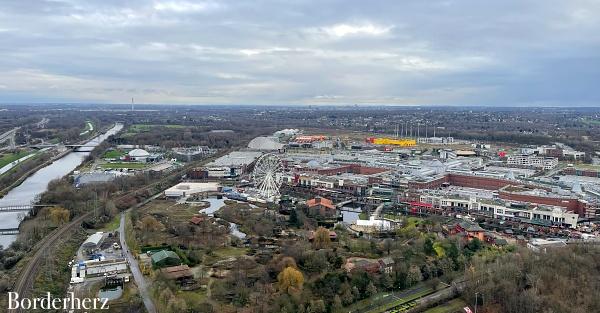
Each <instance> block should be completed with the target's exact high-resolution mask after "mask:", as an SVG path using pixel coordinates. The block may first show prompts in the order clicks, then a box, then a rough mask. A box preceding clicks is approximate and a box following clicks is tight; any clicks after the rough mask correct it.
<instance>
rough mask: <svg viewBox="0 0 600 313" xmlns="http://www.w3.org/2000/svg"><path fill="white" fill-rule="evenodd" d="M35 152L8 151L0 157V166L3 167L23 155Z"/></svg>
mask: <svg viewBox="0 0 600 313" xmlns="http://www.w3.org/2000/svg"><path fill="white" fill-rule="evenodd" d="M32 153H35V152H34V151H19V152H17V153H8V154H5V155H3V156H2V157H0V167H4V166H6V165H8V164H9V163H11V162H13V161H16V160H18V159H20V158H22V157H24V156H27V155H30V154H32Z"/></svg>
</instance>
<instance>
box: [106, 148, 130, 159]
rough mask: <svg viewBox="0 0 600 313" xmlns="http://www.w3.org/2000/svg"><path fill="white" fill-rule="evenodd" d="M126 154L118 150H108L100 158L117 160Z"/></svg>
mask: <svg viewBox="0 0 600 313" xmlns="http://www.w3.org/2000/svg"><path fill="white" fill-rule="evenodd" d="M126 154H127V152H125V151H123V150H120V149H115V150H108V151H106V152H104V155H103V156H102V158H104V159H118V158H120V157H122V156H124V155H126Z"/></svg>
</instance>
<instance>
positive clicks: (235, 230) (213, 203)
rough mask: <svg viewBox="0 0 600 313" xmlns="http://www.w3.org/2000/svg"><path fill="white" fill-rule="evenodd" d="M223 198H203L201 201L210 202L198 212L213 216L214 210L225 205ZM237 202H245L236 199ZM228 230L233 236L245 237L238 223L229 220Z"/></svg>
mask: <svg viewBox="0 0 600 313" xmlns="http://www.w3.org/2000/svg"><path fill="white" fill-rule="evenodd" d="M225 200H227V199H225V198H223V199H217V198H208V199H203V200H202V201H205V202H208V203H209V204H210V206H209V207H208V208H206V209H202V210H200V211H199V212H200V213H204V214H206V215H208V216H214V214H215V212H216V211H218V210H219V209H220V208H222V207H224V206H225ZM237 202H238V203H245V202H241V201H237ZM251 206H252V205H251ZM229 231H230V233H231V234H232V235H233V236H235V237H238V238H240V239H244V238H246V234H245V233H243V232H241V231H240V230H239V225H238V224H236V223H231V222H229Z"/></svg>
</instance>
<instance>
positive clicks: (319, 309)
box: [308, 299, 326, 313]
mask: <svg viewBox="0 0 600 313" xmlns="http://www.w3.org/2000/svg"><path fill="white" fill-rule="evenodd" d="M325 311H326V308H325V301H323V300H321V299H319V300H311V301H310V307H309V308H308V312H310V313H325Z"/></svg>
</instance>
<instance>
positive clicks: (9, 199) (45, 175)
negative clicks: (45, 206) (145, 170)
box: [0, 123, 123, 247]
mask: <svg viewBox="0 0 600 313" xmlns="http://www.w3.org/2000/svg"><path fill="white" fill-rule="evenodd" d="M122 129H123V124H121V123H116V124H114V126H113V127H112V128H110V129H109V130H108V131H106V132H105V133H104V134H102V135H99V136H96V137H94V138H93V139H91V140H88V141H87V142H86V143H84V144H85V145H88V146H93V147H96V146H98V145H99V144H101V143H102V142H103V141H104V140H106V139H107V138H108V137H109V136H112V135H114V134H116V133H117V132H119V131H121V130H122ZM90 153H91V151H81V152H79V151H72V150H71V149H66V150H63V151H59V153H58V154H57V155H55V156H53V157H52V158H51V159H50V160H48V161H47V162H44V163H43V164H41V165H39V166H36V167H35V168H33V169H31V170H29V171H28V172H27V173H25V174H24V175H22V176H21V177H19V178H18V179H16V180H15V182H14V183H12V184H11V185H10V186H8V187H7V188H5V189H4V190H2V191H1V192H0V194H2V195H3V197H2V198H0V206H11V205H30V204H32V203H34V202H37V201H38V198H39V196H40V195H41V194H42V193H44V192H45V191H46V190H47V187H48V183H49V182H51V181H52V180H55V179H60V178H62V177H64V176H65V175H68V174H69V173H71V172H72V171H73V170H75V169H76V168H77V167H79V166H80V165H81V164H82V163H83V162H84V160H85V159H86V157H87V156H88V155H90ZM23 218H24V217H23V213H22V212H21V213H18V214H15V213H14V212H10V213H0V228H19V227H20V224H21V220H23ZM15 240H16V236H0V245H2V246H4V247H7V246H8V245H10V244H11V243H12V242H14V241H15Z"/></svg>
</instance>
